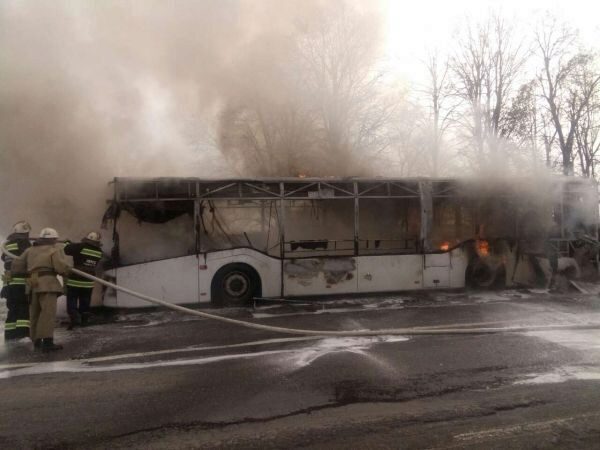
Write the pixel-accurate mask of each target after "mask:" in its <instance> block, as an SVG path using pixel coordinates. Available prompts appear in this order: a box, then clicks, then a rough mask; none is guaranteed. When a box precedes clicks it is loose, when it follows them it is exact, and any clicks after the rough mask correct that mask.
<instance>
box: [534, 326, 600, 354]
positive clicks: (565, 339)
mask: <svg viewBox="0 0 600 450" xmlns="http://www.w3.org/2000/svg"><path fill="white" fill-rule="evenodd" d="M586 323H587V322H584V323H582V325H584V324H586ZM525 335H526V336H532V337H537V338H540V339H544V340H546V341H550V342H552V343H554V344H559V345H562V346H564V347H568V348H571V349H574V350H588V351H589V350H591V351H600V330H557V331H531V332H528V333H525Z"/></svg>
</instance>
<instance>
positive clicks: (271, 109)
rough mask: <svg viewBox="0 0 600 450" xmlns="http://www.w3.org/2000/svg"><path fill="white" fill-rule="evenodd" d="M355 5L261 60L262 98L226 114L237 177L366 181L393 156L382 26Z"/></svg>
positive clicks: (329, 12) (248, 94)
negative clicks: (379, 159) (378, 160)
mask: <svg viewBox="0 0 600 450" xmlns="http://www.w3.org/2000/svg"><path fill="white" fill-rule="evenodd" d="M344 5H345V6H344ZM349 5H350V4H348V5H346V4H343V5H342V7H341V8H340V7H339V5H338V4H336V7H333V6H332V5H329V6H326V7H323V8H322V10H320V11H319V14H315V15H313V16H311V17H310V19H309V21H308V22H306V23H298V29H297V30H296V33H293V34H292V35H290V36H287V37H286V39H289V40H290V45H289V51H287V52H286V53H285V54H284V55H278V54H274V55H269V56H268V57H266V58H262V59H261V61H262V62H264V64H265V66H264V67H263V66H260V67H259V68H260V70H261V71H263V72H266V73H268V74H269V75H268V77H269V78H268V82H264V81H263V82H261V83H257V85H258V86H261V87H262V89H263V90H262V91H259V90H258V89H257V88H254V86H251V85H250V86H246V87H245V88H244V89H243V90H242V94H243V95H241V96H240V99H239V100H238V101H237V102H235V103H234V102H230V103H229V104H228V105H227V106H226V108H224V109H223V112H222V114H221V121H220V124H221V133H220V141H219V143H220V145H219V147H220V149H221V151H222V152H224V153H225V154H226V156H228V159H229V160H231V161H233V162H234V163H239V164H240V166H241V167H240V168H239V169H238V172H241V171H245V172H247V173H251V174H258V175H288V176H289V175H291V176H295V175H298V174H308V175H314V176H327V175H338V176H340V175H341V176H346V175H364V174H366V173H369V170H370V168H371V165H370V164H366V163H365V161H366V160H368V159H369V158H373V157H375V156H377V155H378V154H380V153H382V152H384V151H385V150H386V149H388V148H389V146H390V144H391V142H392V140H391V138H390V135H391V134H392V131H393V129H392V128H391V127H390V123H391V121H392V120H393V117H394V112H395V109H396V105H395V99H394V97H393V96H391V95H387V94H386V92H385V87H386V86H385V77H384V74H383V73H382V72H381V71H379V70H377V69H376V63H377V62H378V61H377V57H378V50H379V48H378V45H379V43H380V40H379V36H378V34H377V32H376V30H377V29H378V26H377V25H378V23H377V22H376V21H375V17H374V16H370V15H365V14H363V13H361V12H359V11H357V10H356V9H353V8H351V7H350V6H349ZM285 48H286V49H288V47H285ZM257 64H258V63H257V62H256V61H250V64H249V66H250V67H252V73H253V76H256V75H255V74H256V72H257V70H256V66H257ZM265 87H266V88H265Z"/></svg>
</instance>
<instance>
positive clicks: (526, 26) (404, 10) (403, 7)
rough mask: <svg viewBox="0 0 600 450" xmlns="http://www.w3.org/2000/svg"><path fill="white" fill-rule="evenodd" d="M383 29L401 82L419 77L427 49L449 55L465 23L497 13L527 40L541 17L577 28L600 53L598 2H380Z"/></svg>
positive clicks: (425, 0)
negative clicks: (546, 15)
mask: <svg viewBox="0 0 600 450" xmlns="http://www.w3.org/2000/svg"><path fill="white" fill-rule="evenodd" d="M382 1H383V11H384V14H385V15H386V22H387V24H386V26H387V41H386V48H387V58H388V60H389V61H388V62H389V63H390V64H391V65H392V66H393V67H394V68H395V69H396V70H398V71H399V72H400V73H401V74H402V75H403V76H404V77H405V78H407V79H409V80H412V81H415V78H418V77H419V74H421V73H422V70H423V67H422V66H421V65H420V63H419V58H420V55H422V54H423V51H424V50H425V49H426V48H430V47H437V48H441V49H444V48H446V49H448V48H450V49H452V46H453V42H454V40H453V34H454V32H455V31H456V29H457V27H458V26H459V25H460V24H461V23H462V22H464V21H465V19H466V18H467V17H469V18H471V19H472V20H473V21H476V20H477V19H478V18H482V17H484V16H485V15H486V14H487V13H488V12H489V11H498V10H499V11H501V12H502V13H503V15H505V16H506V17H508V18H513V17H514V19H515V24H516V25H517V26H518V27H519V28H520V31H521V32H522V33H523V34H525V33H526V31H527V30H531V29H532V27H533V26H534V25H535V23H536V19H537V18H538V17H540V16H541V15H542V14H543V12H544V11H549V12H551V13H552V14H553V15H555V16H556V17H558V18H562V19H564V20H565V21H566V22H568V23H570V24H572V25H573V26H574V27H576V28H578V29H579V31H580V33H581V38H582V40H583V42H584V43H585V44H586V45H589V46H595V47H596V48H598V49H599V50H600V1H593V0H562V1H560V0H422V1H414V0H413V1H403V0H382Z"/></svg>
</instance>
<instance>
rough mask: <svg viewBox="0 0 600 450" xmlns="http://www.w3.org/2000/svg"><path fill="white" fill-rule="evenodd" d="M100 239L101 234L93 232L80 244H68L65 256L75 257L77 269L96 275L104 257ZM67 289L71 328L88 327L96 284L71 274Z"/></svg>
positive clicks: (74, 262)
mask: <svg viewBox="0 0 600 450" xmlns="http://www.w3.org/2000/svg"><path fill="white" fill-rule="evenodd" d="M100 239H101V236H100V233H98V232H96V231H92V232H90V233H88V234H87V235H86V236H85V237H84V238H83V239H82V240H81V242H79V243H67V245H66V246H65V254H67V255H69V256H72V257H73V265H74V267H75V268H76V269H79V270H81V271H83V272H86V273H89V274H90V275H96V269H97V267H98V263H99V262H100V260H101V259H103V257H104V254H103V253H102V249H101V247H102V244H101V243H100ZM66 288H67V313H68V314H69V318H70V320H71V325H70V327H69V328H73V327H74V326H77V325H82V326H85V325H87V324H88V321H89V316H90V313H89V310H90V303H91V300H92V289H93V288H94V282H93V281H90V280H89V279H87V278H84V277H82V276H80V275H77V274H71V275H69V278H68V280H67V282H66Z"/></svg>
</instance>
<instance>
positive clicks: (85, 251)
mask: <svg viewBox="0 0 600 450" xmlns="http://www.w3.org/2000/svg"><path fill="white" fill-rule="evenodd" d="M81 254H82V255H85V256H92V257H94V258H98V259H100V258H102V252H99V251H98V250H92V249H91V248H84V249H83V250H81Z"/></svg>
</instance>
